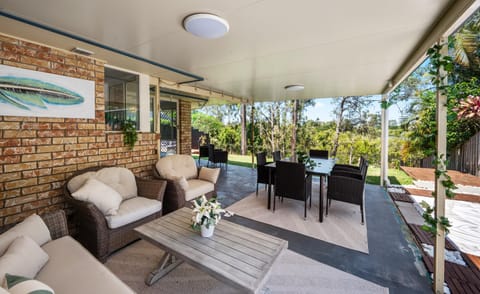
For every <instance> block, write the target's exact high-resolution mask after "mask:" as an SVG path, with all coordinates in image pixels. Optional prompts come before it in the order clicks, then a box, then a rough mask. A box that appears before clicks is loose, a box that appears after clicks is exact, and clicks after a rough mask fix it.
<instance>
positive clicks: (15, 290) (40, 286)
mask: <svg viewBox="0 0 480 294" xmlns="http://www.w3.org/2000/svg"><path fill="white" fill-rule="evenodd" d="M5 281H6V284H7V289H8V290H9V291H10V294H55V292H54V291H53V289H52V288H50V287H49V286H48V285H46V284H44V283H42V282H40V281H37V280H33V279H29V278H27V277H22V276H15V275H10V274H6V275H5Z"/></svg>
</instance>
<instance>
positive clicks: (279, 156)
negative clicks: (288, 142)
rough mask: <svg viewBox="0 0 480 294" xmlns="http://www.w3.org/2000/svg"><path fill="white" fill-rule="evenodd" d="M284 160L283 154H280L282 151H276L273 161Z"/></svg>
mask: <svg viewBox="0 0 480 294" xmlns="http://www.w3.org/2000/svg"><path fill="white" fill-rule="evenodd" d="M280 160H282V154H281V153H280V150H277V151H274V152H273V161H275V162H276V161H280Z"/></svg>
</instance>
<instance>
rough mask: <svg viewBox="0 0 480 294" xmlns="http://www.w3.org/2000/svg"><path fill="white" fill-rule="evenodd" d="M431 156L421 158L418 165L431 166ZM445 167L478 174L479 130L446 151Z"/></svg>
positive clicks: (479, 160) (479, 154)
mask: <svg viewBox="0 0 480 294" xmlns="http://www.w3.org/2000/svg"><path fill="white" fill-rule="evenodd" d="M432 160H433V157H427V158H424V159H422V160H421V162H420V167H430V168H431V167H433V164H432ZM448 161H449V162H448V166H447V169H452V170H457V171H460V172H463V173H468V174H472V175H474V176H477V177H479V176H480V132H478V133H477V134H476V135H474V136H473V137H471V138H470V139H469V140H468V141H467V142H465V143H463V145H462V146H460V147H458V148H456V149H454V150H452V151H450V152H449V153H448Z"/></svg>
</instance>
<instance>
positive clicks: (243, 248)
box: [135, 208, 288, 293]
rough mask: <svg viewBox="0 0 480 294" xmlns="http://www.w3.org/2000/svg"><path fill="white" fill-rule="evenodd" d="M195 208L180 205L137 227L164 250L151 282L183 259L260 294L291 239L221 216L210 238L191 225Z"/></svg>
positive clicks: (148, 280) (149, 281)
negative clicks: (288, 240)
mask: <svg viewBox="0 0 480 294" xmlns="http://www.w3.org/2000/svg"><path fill="white" fill-rule="evenodd" d="M191 218H192V210H191V209H189V208H181V209H179V210H177V211H175V212H172V213H170V214H168V215H166V216H163V217H161V218H159V219H156V220H153V221H151V222H149V223H147V224H144V225H141V226H139V227H137V228H135V231H136V232H137V233H138V234H139V235H140V237H141V238H142V239H144V240H147V241H149V242H151V243H153V244H154V245H156V246H158V247H160V248H161V249H163V250H164V251H165V255H164V256H163V257H162V259H161V261H160V267H159V268H158V269H157V270H155V271H153V272H152V273H151V274H150V275H149V276H148V277H147V279H146V283H147V284H148V285H151V284H153V283H155V282H156V281H157V280H158V279H160V278H161V277H163V276H164V275H166V274H167V273H168V272H170V271H171V270H173V269H174V268H175V267H177V266H178V265H179V264H180V263H181V262H182V261H185V262H187V263H189V264H191V265H192V266H194V267H196V268H198V269H200V270H202V271H205V272H207V273H208V274H210V275H211V276H213V277H214V278H216V279H218V280H220V281H222V282H225V283H227V284H229V285H231V286H233V287H235V288H238V289H241V290H243V291H245V292H247V293H257V292H258V291H259V290H260V289H261V288H262V286H263V284H264V282H265V280H266V278H267V275H268V273H269V271H270V269H271V268H272V265H273V263H274V262H275V260H276V259H277V258H278V256H279V255H280V254H281V253H282V251H283V250H284V249H286V248H287V247H288V242H287V241H285V240H282V239H279V238H276V237H272V236H270V235H267V234H263V233H260V232H258V231H255V230H252V229H249V228H246V227H244V226H241V225H237V224H235V223H232V222H229V221H227V220H225V219H222V220H221V221H220V223H219V224H218V225H217V226H216V228H215V233H214V234H213V237H211V238H203V237H201V236H200V233H199V232H196V231H194V230H193V229H192V228H191V227H190V222H191Z"/></svg>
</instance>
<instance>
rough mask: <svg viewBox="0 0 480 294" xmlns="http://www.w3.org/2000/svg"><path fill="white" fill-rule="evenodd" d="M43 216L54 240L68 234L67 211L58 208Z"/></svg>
mask: <svg viewBox="0 0 480 294" xmlns="http://www.w3.org/2000/svg"><path fill="white" fill-rule="evenodd" d="M41 218H42V219H43V222H45V224H46V225H47V227H48V230H49V231H50V236H51V237H52V240H55V239H58V238H61V237H63V236H67V235H68V224H67V216H66V215H65V211H63V210H56V211H53V212H49V213H46V214H44V215H42V216H41Z"/></svg>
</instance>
